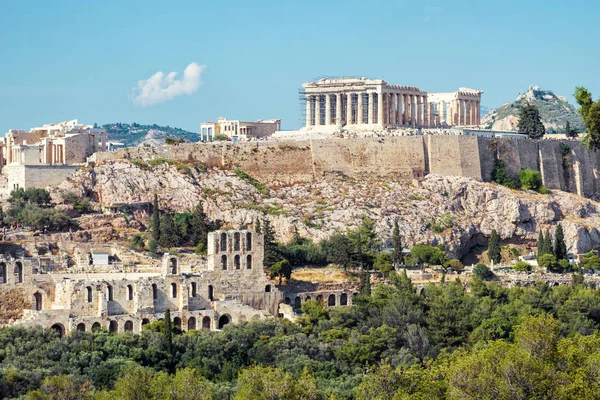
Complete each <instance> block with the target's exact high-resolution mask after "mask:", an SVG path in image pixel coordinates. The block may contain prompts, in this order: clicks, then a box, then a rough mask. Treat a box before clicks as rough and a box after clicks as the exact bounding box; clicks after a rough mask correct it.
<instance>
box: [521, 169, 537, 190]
mask: <svg viewBox="0 0 600 400" xmlns="http://www.w3.org/2000/svg"><path fill="white" fill-rule="evenodd" d="M519 181H520V182H521V187H522V188H523V190H535V191H538V190H540V189H541V187H542V176H541V175H540V173H539V172H538V171H534V170H531V169H523V170H521V172H519Z"/></svg>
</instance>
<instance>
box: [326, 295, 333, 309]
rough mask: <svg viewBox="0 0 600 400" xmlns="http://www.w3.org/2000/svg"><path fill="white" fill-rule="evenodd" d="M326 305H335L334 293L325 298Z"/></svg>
mask: <svg viewBox="0 0 600 400" xmlns="http://www.w3.org/2000/svg"><path fill="white" fill-rule="evenodd" d="M327 305H328V306H329V307H332V306H335V294H330V295H329V298H328V299H327Z"/></svg>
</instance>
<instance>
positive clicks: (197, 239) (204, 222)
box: [190, 201, 209, 248]
mask: <svg viewBox="0 0 600 400" xmlns="http://www.w3.org/2000/svg"><path fill="white" fill-rule="evenodd" d="M190 231H191V240H192V243H193V244H194V245H195V246H198V245H202V248H206V246H207V244H208V231H209V224H208V217H207V216H206V214H205V213H204V208H203V207H202V202H200V201H199V202H198V204H197V205H196V208H195V209H194V215H192V219H191V221H190Z"/></svg>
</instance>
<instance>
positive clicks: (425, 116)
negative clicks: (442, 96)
mask: <svg viewBox="0 0 600 400" xmlns="http://www.w3.org/2000/svg"><path fill="white" fill-rule="evenodd" d="M423 125H424V126H429V103H428V102H427V96H423Z"/></svg>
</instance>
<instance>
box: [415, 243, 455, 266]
mask: <svg viewBox="0 0 600 400" xmlns="http://www.w3.org/2000/svg"><path fill="white" fill-rule="evenodd" d="M410 253H411V256H412V258H413V259H414V261H415V262H417V263H420V264H428V265H444V263H445V262H446V253H445V252H444V251H443V250H442V249H440V248H439V247H435V246H425V245H422V244H417V245H414V246H413V248H412V249H410Z"/></svg>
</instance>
